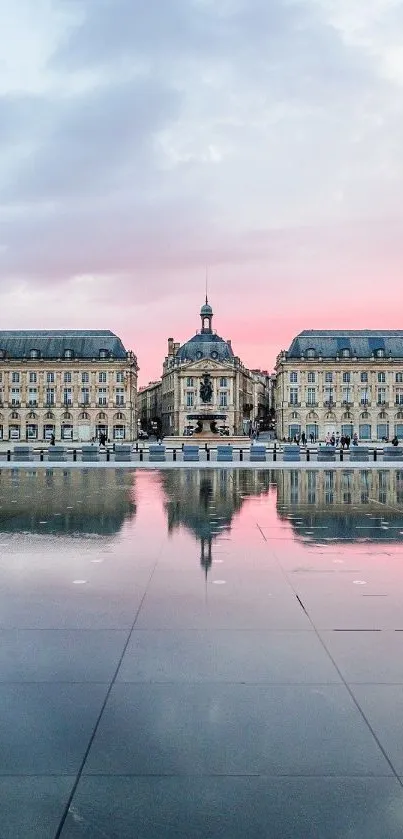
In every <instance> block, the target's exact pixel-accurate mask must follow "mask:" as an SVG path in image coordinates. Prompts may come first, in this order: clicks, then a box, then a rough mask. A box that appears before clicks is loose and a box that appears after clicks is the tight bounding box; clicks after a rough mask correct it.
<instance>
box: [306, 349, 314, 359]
mask: <svg viewBox="0 0 403 839" xmlns="http://www.w3.org/2000/svg"><path fill="white" fill-rule="evenodd" d="M306 357H307V358H316V350H314V349H313V347H310V348H309V349H308V350H307V351H306Z"/></svg>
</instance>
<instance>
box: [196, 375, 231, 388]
mask: <svg viewBox="0 0 403 839" xmlns="http://www.w3.org/2000/svg"><path fill="white" fill-rule="evenodd" d="M218 386H219V387H228V379H227V377H226V376H221V378H220V379H219V385H218ZM186 387H195V379H194V378H193V376H188V377H187V379H186Z"/></svg>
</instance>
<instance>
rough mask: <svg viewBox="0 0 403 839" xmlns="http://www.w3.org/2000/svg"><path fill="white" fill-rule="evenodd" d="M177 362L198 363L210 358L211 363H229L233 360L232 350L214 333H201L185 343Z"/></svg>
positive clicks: (177, 354) (178, 353) (180, 349)
mask: <svg viewBox="0 0 403 839" xmlns="http://www.w3.org/2000/svg"><path fill="white" fill-rule="evenodd" d="M176 358H177V359H179V361H198V360H199V359H201V358H212V359H213V361H230V360H231V359H232V358H234V353H233V352H232V348H231V346H230V344H228V343H227V341H224V338H220V336H219V335H216V334H215V333H214V332H201V333H199V334H197V335H193V338H191V339H190V341H186V344H183V345H182V346H181V347H180V348H179V350H178V352H177V353H176Z"/></svg>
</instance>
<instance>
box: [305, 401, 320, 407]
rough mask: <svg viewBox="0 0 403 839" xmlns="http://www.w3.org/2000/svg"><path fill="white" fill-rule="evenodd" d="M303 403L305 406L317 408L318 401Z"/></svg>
mask: <svg viewBox="0 0 403 839" xmlns="http://www.w3.org/2000/svg"><path fill="white" fill-rule="evenodd" d="M305 404H306V407H307V408H317V407H318V404H319V403H318V402H306V403H305Z"/></svg>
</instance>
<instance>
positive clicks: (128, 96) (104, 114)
mask: <svg viewBox="0 0 403 839" xmlns="http://www.w3.org/2000/svg"><path fill="white" fill-rule="evenodd" d="M179 102H180V97H179V94H178V93H177V92H175V91H174V90H173V89H171V88H168V87H167V86H166V85H165V84H163V83H162V82H159V81H156V80H153V79H150V78H142V79H135V80H131V81H128V82H125V83H122V84H120V85H106V86H102V87H98V88H97V89H95V90H91V91H89V92H86V93H83V94H81V95H79V96H71V97H68V98H65V99H56V100H55V99H53V100H49V99H48V100H43V101H40V102H39V111H40V113H41V114H42V119H43V114H44V113H45V114H46V116H47V119H46V121H45V120H43V121H42V123H41V126H42V131H41V130H40V129H39V130H38V131H37V136H36V138H35V140H36V142H34V147H33V148H32V150H31V153H30V155H29V157H28V160H26V159H25V158H24V159H23V160H22V161H21V163H20V165H19V167H18V169H17V171H16V172H14V173H12V175H11V178H10V179H9V182H8V183H6V184H5V186H4V188H3V190H2V198H3V201H4V200H5V201H19V202H21V201H29V200H32V199H40V200H42V199H49V198H53V199H60V198H61V197H67V196H79V195H81V196H84V195H85V194H88V191H90V192H91V193H94V192H95V193H96V194H102V193H103V191H104V190H105V188H106V187H109V188H110V187H113V185H114V184H115V182H116V179H117V178H118V175H119V173H120V174H121V173H123V172H124V171H125V168H126V167H129V168H130V167H132V168H133V169H134V170H135V171H136V176H137V180H138V183H140V181H141V180H142V178H144V176H145V169H146V166H147V164H149V163H150V160H151V158H152V136H153V134H154V133H155V132H156V131H158V130H159V129H160V128H161V127H162V126H163V125H164V124H165V122H166V121H167V120H171V119H172V118H174V117H175V116H176V115H177V113H178V110H179ZM17 110H18V109H17ZM31 111H32V117H33V122H34V124H36V125H38V101H37V100H35V101H34V102H33V103H31V107H30V103H29V102H26V103H25V109H22V112H21V113H20V118H19V122H18V120H15V123H16V124H15V126H14V133H16V129H17V128H19V130H20V132H21V136H23V134H24V132H27V131H28V132H29V127H30V120H29V118H28V117H29V115H30V112H31ZM24 118H25V121H24ZM35 119H36V122H35ZM38 135H39V136H38ZM33 137H35V135H33Z"/></svg>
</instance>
